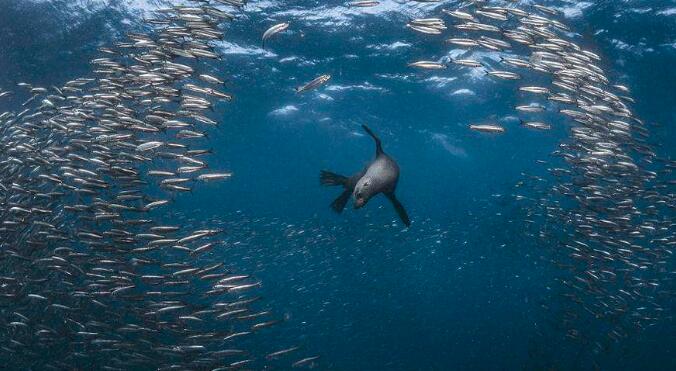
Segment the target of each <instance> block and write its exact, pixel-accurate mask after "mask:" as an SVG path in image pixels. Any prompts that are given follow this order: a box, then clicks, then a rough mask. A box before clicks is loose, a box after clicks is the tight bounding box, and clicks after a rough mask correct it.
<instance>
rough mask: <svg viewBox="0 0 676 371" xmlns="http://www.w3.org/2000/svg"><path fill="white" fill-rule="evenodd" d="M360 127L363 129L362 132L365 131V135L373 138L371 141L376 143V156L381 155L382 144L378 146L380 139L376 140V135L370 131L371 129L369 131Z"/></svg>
mask: <svg viewBox="0 0 676 371" xmlns="http://www.w3.org/2000/svg"><path fill="white" fill-rule="evenodd" d="M361 127H362V128H364V131H366V133H367V134H368V135H370V136H371V138H373V140H375V141H376V155H379V154H381V153H383V146H382V144H380V138H378V137H377V136H376V134H375V133H374V132H373V131H371V129H369V127H368V126H366V125H364V124H362V126H361Z"/></svg>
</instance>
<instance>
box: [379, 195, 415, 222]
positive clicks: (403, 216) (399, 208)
mask: <svg viewBox="0 0 676 371" xmlns="http://www.w3.org/2000/svg"><path fill="white" fill-rule="evenodd" d="M385 196H387V198H389V199H390V202H392V205H393V206H394V209H395V210H396V211H397V214H399V218H400V219H401V221H402V222H404V224H405V225H406V226H407V227H409V226H410V225H411V220H410V219H409V218H408V213H407V212H406V209H404V205H402V204H401V202H399V200H397V196H395V195H394V193H385Z"/></svg>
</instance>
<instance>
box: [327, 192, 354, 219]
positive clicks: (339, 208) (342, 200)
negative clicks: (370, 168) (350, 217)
mask: <svg viewBox="0 0 676 371" xmlns="http://www.w3.org/2000/svg"><path fill="white" fill-rule="evenodd" d="M351 195H352V192H350V190H348V189H346V190H344V191H343V193H341V194H340V196H338V198H336V199H335V200H333V202H331V208H332V209H333V211H335V212H337V213H338V214H340V213H341V212H343V209H345V205H347V201H348V200H349V199H350V196H351Z"/></svg>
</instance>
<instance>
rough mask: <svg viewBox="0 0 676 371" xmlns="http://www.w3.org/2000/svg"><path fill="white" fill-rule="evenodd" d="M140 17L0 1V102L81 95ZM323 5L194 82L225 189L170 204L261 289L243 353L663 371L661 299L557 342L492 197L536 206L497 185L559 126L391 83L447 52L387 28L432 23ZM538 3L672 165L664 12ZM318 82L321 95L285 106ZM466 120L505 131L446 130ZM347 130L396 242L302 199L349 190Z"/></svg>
mask: <svg viewBox="0 0 676 371" xmlns="http://www.w3.org/2000/svg"><path fill="white" fill-rule="evenodd" d="M161 3H162V2H160V1H157V2H154V1H147V2H144V1H94V0H92V1H75V0H70V1H68V0H61V1H57V0H53V1H32V0H22V1H17V0H3V1H0V9H1V10H0V87H5V88H8V87H11V86H14V85H15V84H16V83H18V82H29V83H31V84H34V85H41V86H49V85H59V84H62V83H63V82H65V81H68V80H70V79H73V78H76V77H80V76H88V75H91V70H92V66H91V65H89V63H88V61H89V60H90V59H92V58H94V57H96V56H97V53H98V52H97V48H98V47H99V46H102V45H106V44H109V43H110V42H112V41H113V40H117V39H119V38H121V37H122V36H123V35H124V33H125V32H129V31H134V30H140V29H143V27H144V26H143V25H142V22H141V20H142V18H143V17H144V15H145V14H146V13H145V12H149V11H150V10H151V9H153V7H155V6H159V5H161ZM342 3H343V2H338V1H280V2H277V1H260V2H258V1H251V2H250V3H249V4H248V5H247V6H246V8H245V9H244V11H243V12H242V13H241V15H239V16H238V19H237V20H236V21H235V22H233V23H231V24H230V25H228V26H227V27H226V38H225V41H224V42H223V44H222V46H221V49H220V52H221V53H222V55H223V57H222V60H221V61H219V62H218V63H214V64H213V68H214V70H213V71H211V73H212V74H214V75H217V76H220V77H222V78H224V79H225V80H226V86H227V87H228V91H229V92H232V93H233V95H234V96H235V99H234V100H233V102H230V103H220V104H218V105H217V106H216V107H215V112H214V113H213V116H214V117H218V118H219V120H220V121H221V124H220V125H219V126H218V127H217V128H215V129H214V130H212V131H211V132H210V133H209V138H208V140H207V143H208V147H209V148H212V149H213V155H212V156H211V158H210V163H211V164H217V166H218V168H219V169H227V170H229V171H232V172H233V173H234V176H233V177H232V179H230V180H229V181H227V182H221V183H218V184H215V185H211V184H209V185H204V186H201V188H200V190H199V192H195V193H194V194H186V195H180V196H177V197H176V199H175V203H174V204H173V206H172V210H175V212H176V214H177V215H178V217H177V218H179V220H181V221H183V222H185V223H193V224H199V223H201V222H203V221H217V222H218V223H220V224H221V225H222V226H223V227H224V228H225V230H226V233H227V236H226V241H227V249H225V250H223V251H221V252H218V253H219V254H222V256H218V257H217V258H218V259H222V260H223V261H224V262H226V264H228V265H231V266H233V267H236V268H237V269H238V270H242V271H245V272H248V273H251V274H254V275H255V276H256V277H258V278H260V280H261V281H262V282H263V286H262V288H261V294H262V296H263V297H264V299H265V305H266V306H267V307H269V308H270V310H272V311H274V312H276V313H279V314H280V315H283V316H284V318H285V319H286V321H285V323H284V325H283V326H281V327H279V328H275V329H274V330H271V331H270V333H269V335H267V336H265V337H263V340H258V341H263V342H268V344H265V347H266V348H269V346H268V345H270V344H275V343H276V342H280V343H281V342H283V341H288V340H289V339H292V342H294V341H295V342H297V343H299V344H302V347H303V348H304V349H306V350H307V352H308V353H311V354H317V355H320V356H321V362H320V363H319V365H318V367H319V368H320V369H335V370H381V369H387V370H455V369H468V370H470V369H487V370H492V369H499V370H503V369H509V370H512V369H545V368H546V369H593V368H599V369H662V370H669V369H676V356H675V354H674V348H676V347H675V345H676V335H675V334H676V326H675V323H674V319H673V310H674V309H675V308H674V303H673V300H671V301H670V302H668V303H665V304H664V305H665V307H666V308H667V310H668V311H669V312H668V314H667V315H665V316H664V318H661V319H660V321H659V324H658V325H657V326H652V327H649V328H647V329H645V330H643V331H641V332H637V333H636V334H634V335H632V336H629V337H628V338H626V339H623V340H622V342H621V343H619V344H614V345H613V346H611V347H609V348H608V349H607V351H605V352H603V353H601V354H595V355H593V356H592V355H589V354H587V352H584V351H581V350H580V349H581V348H584V347H585V346H587V345H585V344H570V343H568V342H566V341H565V340H564V339H562V337H561V336H560V328H558V324H557V319H556V315H555V314H554V311H553V310H550V309H547V308H551V307H556V306H557V305H558V302H557V301H558V300H561V299H560V298H559V297H558V296H557V295H556V292H554V291H555V289H553V287H554V282H555V279H556V278H557V275H558V274H559V272H558V271H557V270H556V268H555V267H554V266H552V264H550V259H551V257H550V250H549V249H548V248H547V246H551V245H552V244H555V243H556V241H552V240H551V238H539V237H538V232H537V231H538V226H537V225H528V223H525V222H524V219H527V218H528V217H529V215H530V214H529V213H531V212H532V208H534V205H533V204H532V203H520V202H517V201H516V200H515V199H514V197H513V196H514V195H517V194H518V195H521V196H524V197H531V196H532V197H537V196H536V195H534V194H532V193H529V192H534V191H533V190H531V189H530V188H529V187H519V186H518V185H519V182H521V181H523V180H524V177H525V175H524V174H531V173H537V172H538V171H541V165H539V164H538V163H537V161H538V160H548V159H550V157H551V156H550V154H551V152H552V151H554V150H555V149H556V148H557V146H558V145H559V143H561V142H564V141H565V140H566V139H567V138H568V136H569V130H568V129H569V127H568V126H566V123H565V122H564V120H563V119H562V118H561V117H559V116H554V115H552V116H551V117H548V120H549V121H550V122H551V123H552V125H553V130H551V131H548V132H533V131H528V130H526V129H523V128H519V127H518V120H517V119H516V118H515V117H514V106H515V105H518V104H521V103H522V102H523V96H522V95H520V94H519V92H518V91H516V88H515V85H514V84H513V83H511V82H509V81H496V80H491V79H488V78H486V77H485V76H483V75H477V74H471V73H467V72H466V70H461V69H459V68H449V69H446V70H443V71H431V72H430V71H423V72H419V71H412V70H411V68H409V67H408V66H407V63H409V62H411V61H415V60H420V59H430V57H432V59H435V60H436V59H438V58H441V57H443V56H444V55H445V53H446V52H447V48H446V47H444V45H443V41H440V40H438V39H432V38H427V37H422V36H420V35H417V34H414V33H412V32H411V31H410V30H408V29H406V28H405V27H404V24H405V23H406V22H407V20H408V19H410V18H411V17H424V16H426V15H427V14H428V13H430V12H431V9H432V5H428V4H420V3H410V2H409V3H403V2H402V3H399V2H385V1H383V2H382V3H383V4H382V5H383V6H384V8H385V10H364V11H361V10H360V11H357V10H354V9H352V8H346V7H344V6H343V5H342ZM525 3H539V2H536V1H528V2H525ZM543 3H544V4H545V5H549V6H555V7H559V8H561V9H563V10H564V15H565V16H564V19H565V21H566V23H567V24H569V25H570V28H571V30H572V31H571V32H573V34H574V35H575V37H576V40H578V41H579V43H580V45H582V46H584V47H586V48H589V49H590V50H592V51H594V52H596V53H597V54H599V55H600V56H602V62H601V67H602V68H604V70H605V71H606V72H607V75H608V77H609V78H610V79H611V80H612V81H614V82H615V83H621V84H624V85H626V86H628V87H629V88H630V89H631V91H632V94H631V95H632V97H633V98H634V99H635V100H636V102H635V104H633V105H632V109H633V111H634V112H635V113H636V115H637V117H640V118H641V119H642V120H643V121H645V122H646V123H647V124H648V126H649V127H650V130H651V137H650V139H649V141H650V142H651V143H652V144H653V145H654V146H655V148H656V152H657V153H658V154H659V155H660V156H662V157H665V158H672V159H673V158H674V157H675V156H676V150H675V149H674V148H676V132H675V131H674V128H673V122H674V121H675V119H676V109H675V107H676V94H674V86H676V73H675V72H674V61H676V2H674V1H596V2H593V1H590V2H577V1H545V2H543ZM452 4H455V2H448V4H447V5H452ZM434 6H438V5H434ZM282 21H288V22H290V23H291V26H290V28H289V32H285V33H282V34H280V35H277V36H276V37H275V39H273V40H271V42H269V43H268V45H266V48H265V49H263V48H262V47H261V43H260V35H261V34H262V33H263V32H264V31H265V30H266V29H267V28H268V27H269V26H270V25H272V24H275V23H278V22H282ZM323 73H329V74H331V75H332V79H331V81H330V82H329V83H328V84H327V85H326V86H324V87H322V88H320V89H318V90H316V91H313V92H310V93H308V94H302V95H301V94H296V93H295V92H294V90H293V89H294V88H295V87H296V86H299V85H301V84H303V83H305V82H307V81H309V80H311V79H312V78H314V77H316V76H318V75H320V74H323ZM7 105H8V103H6V102H3V101H0V111H4V110H7V109H14V107H9V106H7ZM481 121H497V122H500V123H503V125H504V126H505V127H507V131H506V133H505V134H504V135H500V136H491V135H481V134H478V133H476V132H472V131H469V130H468V129H467V125H468V124H469V123H473V122H481ZM364 123H367V124H368V125H369V126H370V127H371V128H372V129H373V130H375V131H376V132H377V133H378V134H379V135H380V137H381V139H382V141H383V144H384V147H385V150H386V151H387V152H388V153H389V154H390V155H392V156H393V157H394V158H395V159H396V160H397V161H398V163H399V166H400V168H401V179H400V182H399V185H398V189H397V194H398V197H399V199H400V200H401V202H402V203H403V204H404V205H405V206H406V208H407V210H408V212H409V214H410V216H411V218H412V220H413V225H412V226H411V228H408V229H405V228H403V225H402V224H401V222H400V221H399V220H398V219H397V217H396V214H395V213H394V211H393V209H392V207H391V205H390V204H389V203H388V202H387V200H386V199H385V198H383V197H382V196H381V197H379V198H376V199H374V200H372V201H371V202H370V203H369V205H368V206H367V207H366V208H364V209H360V210H352V209H351V207H348V209H347V210H346V211H345V212H344V213H343V214H340V215H337V214H335V213H333V212H332V211H331V209H330V208H329V204H330V202H331V201H332V200H333V199H334V198H335V197H336V196H337V195H338V191H337V190H335V189H328V188H323V187H320V185H319V182H318V174H319V170H320V169H329V170H332V171H335V172H337V173H340V174H345V175H349V174H352V173H354V172H356V171H358V170H359V169H361V168H362V167H363V166H364V165H365V164H367V163H368V161H370V160H371V159H372V157H373V155H374V146H373V142H372V140H371V139H370V138H369V137H368V136H366V135H364V134H363V132H362V131H361V129H360V125H361V124H364ZM548 181H554V180H553V179H549V180H548ZM672 216H673V215H672ZM671 263H672V265H671V267H670V270H671V271H672V272H673V270H674V268H673V263H674V262H673V259H672V260H671ZM664 285H667V286H669V285H670V289H671V290H673V288H674V287H673V280H671V281H667V282H664ZM667 289H669V287H668V288H667ZM545 307H547V308H545ZM255 346H258V344H257V345H255ZM260 346H261V347H264V345H263V344H261V345H260Z"/></svg>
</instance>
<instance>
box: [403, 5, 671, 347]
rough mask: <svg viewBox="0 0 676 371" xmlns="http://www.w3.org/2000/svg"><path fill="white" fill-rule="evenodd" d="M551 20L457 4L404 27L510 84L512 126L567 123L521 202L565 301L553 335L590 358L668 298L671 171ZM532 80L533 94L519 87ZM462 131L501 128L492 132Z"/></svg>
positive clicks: (617, 91)
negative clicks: (440, 40)
mask: <svg viewBox="0 0 676 371" xmlns="http://www.w3.org/2000/svg"><path fill="white" fill-rule="evenodd" d="M489 3H490V4H489ZM495 3H499V4H501V6H496V5H494V4H495ZM558 15H559V14H558V11H557V10H555V9H553V8H548V7H545V6H541V5H532V6H527V8H523V7H522V6H520V5H517V4H514V3H513V2H503V1H500V2H498V1H495V2H488V1H469V2H466V3H464V4H463V5H461V6H459V7H458V8H457V9H443V10H441V14H440V15H439V18H424V19H414V20H411V21H410V22H409V23H408V24H407V25H406V26H407V27H408V28H410V29H412V30H413V31H414V32H416V33H419V34H423V35H425V36H427V35H432V36H433V37H445V38H446V43H447V44H450V45H452V46H453V47H454V48H460V49H461V50H460V54H459V56H458V57H457V58H454V59H452V60H451V61H450V62H452V64H453V65H457V66H459V68H478V69H483V70H484V71H485V73H486V74H487V75H488V76H490V77H492V78H495V79H502V80H514V81H519V82H520V83H521V85H520V86H519V87H518V90H519V92H520V94H521V96H522V97H523V98H524V99H526V101H525V102H524V103H523V105H519V106H517V107H516V111H517V112H518V114H519V115H520V116H521V123H522V125H523V126H524V127H526V128H530V129H536V130H547V129H550V128H551V125H550V124H549V123H545V122H542V121H540V120H538V119H537V116H538V115H544V114H546V113H551V112H552V111H554V112H558V113H560V114H561V115H563V116H565V117H566V118H568V119H569V120H570V121H571V122H570V125H569V126H570V127H569V130H570V140H568V141H566V142H564V143H562V144H561V145H560V148H559V149H557V150H556V151H555V152H554V153H553V157H554V158H555V160H553V161H551V166H552V167H550V168H548V169H547V170H548V172H549V173H550V174H551V176H552V177H554V178H556V180H557V181H556V182H555V183H554V184H555V185H554V186H553V187H552V188H549V189H547V191H546V192H543V193H542V197H541V198H539V199H532V200H531V201H533V204H534V205H533V206H534V207H533V211H532V212H531V215H530V216H531V217H533V218H536V217H538V216H540V217H542V218H543V220H544V222H547V223H548V224H549V227H548V228H545V229H544V230H541V231H540V232H539V236H540V237H541V238H542V239H543V241H544V243H546V244H549V245H552V247H553V251H552V252H551V255H550V260H551V261H552V262H553V263H554V264H556V266H558V267H559V268H561V269H562V270H563V272H564V274H562V275H561V277H560V278H559V279H558V283H559V284H560V285H559V286H560V290H561V292H560V295H562V296H563V297H565V298H566V299H569V300H568V301H567V302H568V303H569V304H568V305H566V307H565V308H563V309H561V308H556V311H557V312H560V314H561V318H562V321H563V324H564V325H565V327H564V329H565V331H564V333H563V335H565V336H566V337H567V338H572V339H578V340H580V341H581V342H582V344H584V345H585V346H586V347H587V349H591V350H592V351H593V352H600V351H603V350H604V349H606V348H607V346H608V344H610V343H614V342H619V341H620V340H622V339H623V338H625V337H627V336H628V335H629V334H630V333H632V332H634V331H636V330H640V329H643V328H645V327H647V326H651V325H655V324H656V323H657V321H658V320H659V318H660V317H661V315H662V314H663V313H664V312H665V308H664V303H665V301H666V300H668V298H669V297H670V296H671V295H672V294H673V293H672V292H670V289H669V286H670V285H669V284H668V283H670V282H672V280H673V272H670V271H669V269H668V267H667V264H668V262H669V259H670V257H671V256H672V253H673V248H674V245H676V236H675V235H674V231H675V229H674V220H673V218H672V217H673V215H674V214H673V210H674V207H675V206H676V205H675V202H674V201H675V200H674V187H673V186H674V180H673V177H672V171H673V169H674V167H676V162H675V161H672V160H668V159H664V158H660V157H659V156H657V155H656V153H655V152H654V151H653V149H651V144H650V142H649V140H648V128H647V125H646V124H644V123H643V122H642V121H641V120H640V119H639V118H637V117H636V116H635V115H634V114H633V113H632V111H631V109H630V108H629V104H631V103H632V102H633V99H632V98H631V97H630V96H629V89H628V88H627V87H625V86H622V85H614V84H612V83H611V82H610V81H609V79H608V78H607V77H606V74H605V73H604V71H603V69H602V68H601V67H599V64H600V63H599V62H600V61H601V57H600V56H599V55H597V54H595V53H593V52H591V51H589V50H585V49H584V48H583V47H581V46H580V45H578V44H577V43H576V42H574V41H573V40H572V37H571V33H570V32H569V28H568V27H567V26H566V25H565V24H564V23H562V22H561V21H559V20H557V18H558V17H557V16H558ZM476 51H481V52H495V53H500V63H499V66H495V63H490V62H485V61H483V60H481V59H478V58H477V59H473V58H472V57H471V56H472V55H473V54H474V52H476ZM410 66H412V67H418V68H424V69H443V68H447V67H449V63H447V61H444V60H443V59H442V60H440V61H418V62H413V63H411V64H410ZM535 79H537V81H540V84H539V85H531V84H530V83H529V82H528V81H529V80H535ZM542 81H546V82H547V83H546V84H542V83H541V82H542ZM469 128H470V129H472V130H475V131H479V132H486V133H503V132H505V130H506V128H505V127H503V126H500V125H498V124H493V123H482V124H472V125H469ZM507 129H508V128H507ZM542 163H543V164H549V162H546V161H542ZM559 165H560V167H557V166H559ZM528 181H530V183H533V184H534V185H535V186H539V187H540V188H542V187H541V186H540V184H541V183H543V182H544V183H546V182H545V179H544V177H543V176H532V178H529V179H528ZM546 184H550V183H546ZM517 197H519V198H522V197H523V196H517ZM536 210H537V211H536ZM527 222H533V221H532V220H527ZM549 241H560V243H554V244H550V243H549ZM665 283H667V285H664V284H665ZM664 286H667V287H664ZM546 307H547V306H546ZM551 309H552V311H554V310H555V309H554V308H551Z"/></svg>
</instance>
